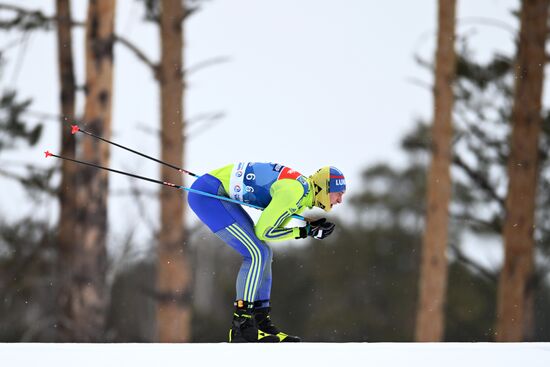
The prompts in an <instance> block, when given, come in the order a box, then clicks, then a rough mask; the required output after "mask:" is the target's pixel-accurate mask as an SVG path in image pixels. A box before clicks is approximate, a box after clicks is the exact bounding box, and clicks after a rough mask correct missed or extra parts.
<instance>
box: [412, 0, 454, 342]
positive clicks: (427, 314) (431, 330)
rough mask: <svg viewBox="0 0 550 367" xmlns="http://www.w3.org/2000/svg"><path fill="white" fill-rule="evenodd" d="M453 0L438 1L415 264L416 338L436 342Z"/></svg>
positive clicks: (442, 278) (447, 185)
mask: <svg viewBox="0 0 550 367" xmlns="http://www.w3.org/2000/svg"><path fill="white" fill-rule="evenodd" d="M455 11H456V1H455V0H439V15H438V22H439V31H438V37H437V51H436V66H435V88H434V121H433V127H432V162H431V166H430V170H429V173H428V182H427V209H426V227H425V231H424V239H423V247H422V260H421V268H420V284H419V291H420V295H419V304H418V310H417V319H416V331H415V333H416V335H415V337H416V340H417V341H431V342H435V341H441V340H442V338H443V336H444V319H445V312H444V307H445V297H446V292H447V266H448V265H447V256H446V251H447V235H448V222H449V211H448V207H449V200H450V196H451V179H450V173H449V167H450V160H451V139H452V110H453V90H452V83H453V80H454V77H455V59H456V55H455V50H454V39H455V36H454V30H455Z"/></svg>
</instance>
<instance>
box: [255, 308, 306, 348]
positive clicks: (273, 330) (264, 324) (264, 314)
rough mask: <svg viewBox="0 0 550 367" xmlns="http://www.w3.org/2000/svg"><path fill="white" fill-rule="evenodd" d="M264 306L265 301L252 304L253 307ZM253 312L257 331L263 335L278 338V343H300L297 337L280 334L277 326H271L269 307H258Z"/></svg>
mask: <svg viewBox="0 0 550 367" xmlns="http://www.w3.org/2000/svg"><path fill="white" fill-rule="evenodd" d="M263 303H264V304H265V301H256V302H254V304H255V305H261V304H263ZM256 307H257V308H256V309H255V310H254V318H255V319H256V323H257V325H258V329H259V330H260V331H263V332H265V333H268V334H271V335H275V336H276V337H277V338H279V341H281V342H300V341H302V340H301V339H300V338H299V337H297V336H293V335H288V334H285V333H283V332H281V331H280V330H279V329H278V328H277V326H275V325H274V324H273V322H272V321H271V317H270V316H269V313H270V311H271V307H258V306H256Z"/></svg>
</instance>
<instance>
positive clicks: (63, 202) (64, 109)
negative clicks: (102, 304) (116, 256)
mask: <svg viewBox="0 0 550 367" xmlns="http://www.w3.org/2000/svg"><path fill="white" fill-rule="evenodd" d="M56 9H57V10H56V11H57V61H58V65H59V86H60V89H61V95H60V102H61V103H60V106H61V116H62V117H61V124H60V136H61V155H62V156H64V157H68V158H75V149H76V144H75V139H74V137H73V136H72V134H71V130H70V128H69V126H70V125H69V123H70V122H72V121H73V119H74V113H75V99H76V95H75V94H76V93H75V91H76V87H75V76H74V65H73V55H72V35H71V30H72V26H71V6H70V2H69V0H57V1H56ZM75 189H76V166H75V164H74V163H72V162H68V161H65V160H63V161H62V162H61V184H60V187H59V208H60V209H59V210H60V213H59V224H58V233H57V244H58V249H59V262H58V264H59V266H58V270H57V279H58V280H59V282H60V284H58V286H59V288H58V289H59V290H61V294H59V295H58V296H59V299H60V301H61V303H62V304H61V306H62V307H61V309H63V308H64V307H63V300H64V299H66V296H65V294H64V292H65V291H66V290H67V289H68V284H67V281H68V279H67V277H65V274H66V272H65V270H64V269H66V268H67V267H68V266H70V261H71V257H70V256H69V254H70V251H71V247H72V246H74V243H75V239H76V232H75V228H76V227H75V223H76V222H75V220H76V213H77V211H76V194H75ZM61 311H62V310H61ZM60 317H61V319H62V317H63V316H60ZM60 321H61V320H60Z"/></svg>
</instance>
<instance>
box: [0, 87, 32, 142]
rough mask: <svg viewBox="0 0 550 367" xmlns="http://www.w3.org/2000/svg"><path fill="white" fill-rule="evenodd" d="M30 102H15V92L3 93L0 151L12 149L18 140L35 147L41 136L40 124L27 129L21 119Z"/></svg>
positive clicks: (0, 108)
mask: <svg viewBox="0 0 550 367" xmlns="http://www.w3.org/2000/svg"><path fill="white" fill-rule="evenodd" d="M31 103H32V101H31V100H30V99H27V100H25V101H21V102H20V101H17V93H16V92H15V91H8V92H5V93H4V94H3V95H2V96H1V97H0V151H2V150H4V149H13V148H15V147H16V143H17V142H18V141H19V140H23V141H25V142H26V143H27V144H29V145H31V146H32V145H35V144H36V142H37V141H38V140H39V139H40V136H41V134H42V124H40V123H39V124H36V125H35V126H34V127H32V128H31V127H29V126H28V125H29V124H28V123H27V122H26V121H24V120H23V119H22V116H23V115H24V114H25V112H26V111H27V109H28V107H29V106H30V104H31Z"/></svg>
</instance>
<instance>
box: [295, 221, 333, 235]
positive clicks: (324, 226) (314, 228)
mask: <svg viewBox="0 0 550 367" xmlns="http://www.w3.org/2000/svg"><path fill="white" fill-rule="evenodd" d="M334 227H335V225H334V223H331V222H327V219H326V218H321V219H317V220H316V221H313V222H309V223H308V225H307V226H305V227H301V228H300V238H306V237H307V236H311V237H313V238H315V239H318V240H322V239H323V238H326V237H328V236H329V235H330V234H331V233H332V231H334Z"/></svg>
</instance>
